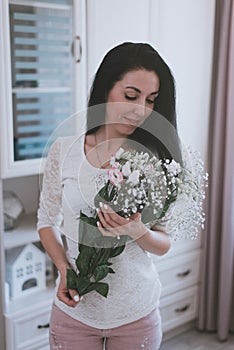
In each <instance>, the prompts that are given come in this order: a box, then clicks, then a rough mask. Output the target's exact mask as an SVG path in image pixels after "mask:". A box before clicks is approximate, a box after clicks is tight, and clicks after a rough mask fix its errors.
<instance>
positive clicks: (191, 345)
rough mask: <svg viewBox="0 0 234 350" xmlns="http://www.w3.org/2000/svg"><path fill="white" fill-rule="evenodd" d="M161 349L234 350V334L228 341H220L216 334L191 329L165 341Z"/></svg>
mask: <svg viewBox="0 0 234 350" xmlns="http://www.w3.org/2000/svg"><path fill="white" fill-rule="evenodd" d="M160 350H234V334H231V335H230V336H229V339H228V340H227V341H226V342H220V341H218V340H217V336H216V334H213V333H202V332H198V331H196V330H190V331H187V332H185V333H182V334H181V335H179V336H177V337H175V338H172V339H170V340H167V341H163V343H162V346H161V348H160Z"/></svg>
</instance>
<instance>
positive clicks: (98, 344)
mask: <svg viewBox="0 0 234 350" xmlns="http://www.w3.org/2000/svg"><path fill="white" fill-rule="evenodd" d="M161 340H162V330H161V317H160V314H159V310H158V309H155V310H154V311H152V312H151V313H150V314H149V315H147V316H145V317H143V318H141V319H139V320H137V321H135V322H132V323H128V324H126V325H123V326H120V327H116V328H111V329H98V328H93V327H90V326H87V325H85V324H84V323H81V322H79V321H77V320H75V319H73V318H72V317H70V316H68V315H67V314H65V313H64V312H63V311H62V310H60V309H59V308H58V307H57V306H56V305H53V308H52V313H51V320H50V349H51V350H103V349H105V350H137V349H144V350H158V349H159V347H160V344H161ZM104 344H105V347H104Z"/></svg>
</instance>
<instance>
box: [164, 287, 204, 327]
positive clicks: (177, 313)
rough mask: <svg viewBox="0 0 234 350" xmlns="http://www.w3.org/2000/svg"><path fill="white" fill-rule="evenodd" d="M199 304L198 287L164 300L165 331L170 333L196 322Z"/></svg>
mask: <svg viewBox="0 0 234 350" xmlns="http://www.w3.org/2000/svg"><path fill="white" fill-rule="evenodd" d="M197 304H198V287H197V286H196V287H192V288H187V289H185V290H183V291H180V292H178V293H174V294H171V295H170V296H167V297H164V298H162V299H161V303H160V311H161V317H162V328H163V331H164V332H165V331H169V330H171V329H173V328H176V327H178V326H181V325H183V324H184V323H186V322H189V321H192V320H194V319H195V318H196V316H197Z"/></svg>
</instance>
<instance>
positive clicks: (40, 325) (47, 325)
mask: <svg viewBox="0 0 234 350" xmlns="http://www.w3.org/2000/svg"><path fill="white" fill-rule="evenodd" d="M49 326H50V324H49V323H46V324H39V325H38V326H37V328H39V329H41V328H49Z"/></svg>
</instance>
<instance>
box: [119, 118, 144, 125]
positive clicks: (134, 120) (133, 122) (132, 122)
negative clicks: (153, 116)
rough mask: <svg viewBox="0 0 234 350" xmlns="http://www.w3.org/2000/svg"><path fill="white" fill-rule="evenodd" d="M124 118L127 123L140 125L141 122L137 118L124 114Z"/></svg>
mask: <svg viewBox="0 0 234 350" xmlns="http://www.w3.org/2000/svg"><path fill="white" fill-rule="evenodd" d="M123 119H124V120H126V121H127V124H130V125H132V126H138V125H139V123H140V121H139V120H136V119H133V118H130V117H126V116H124V117H123Z"/></svg>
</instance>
